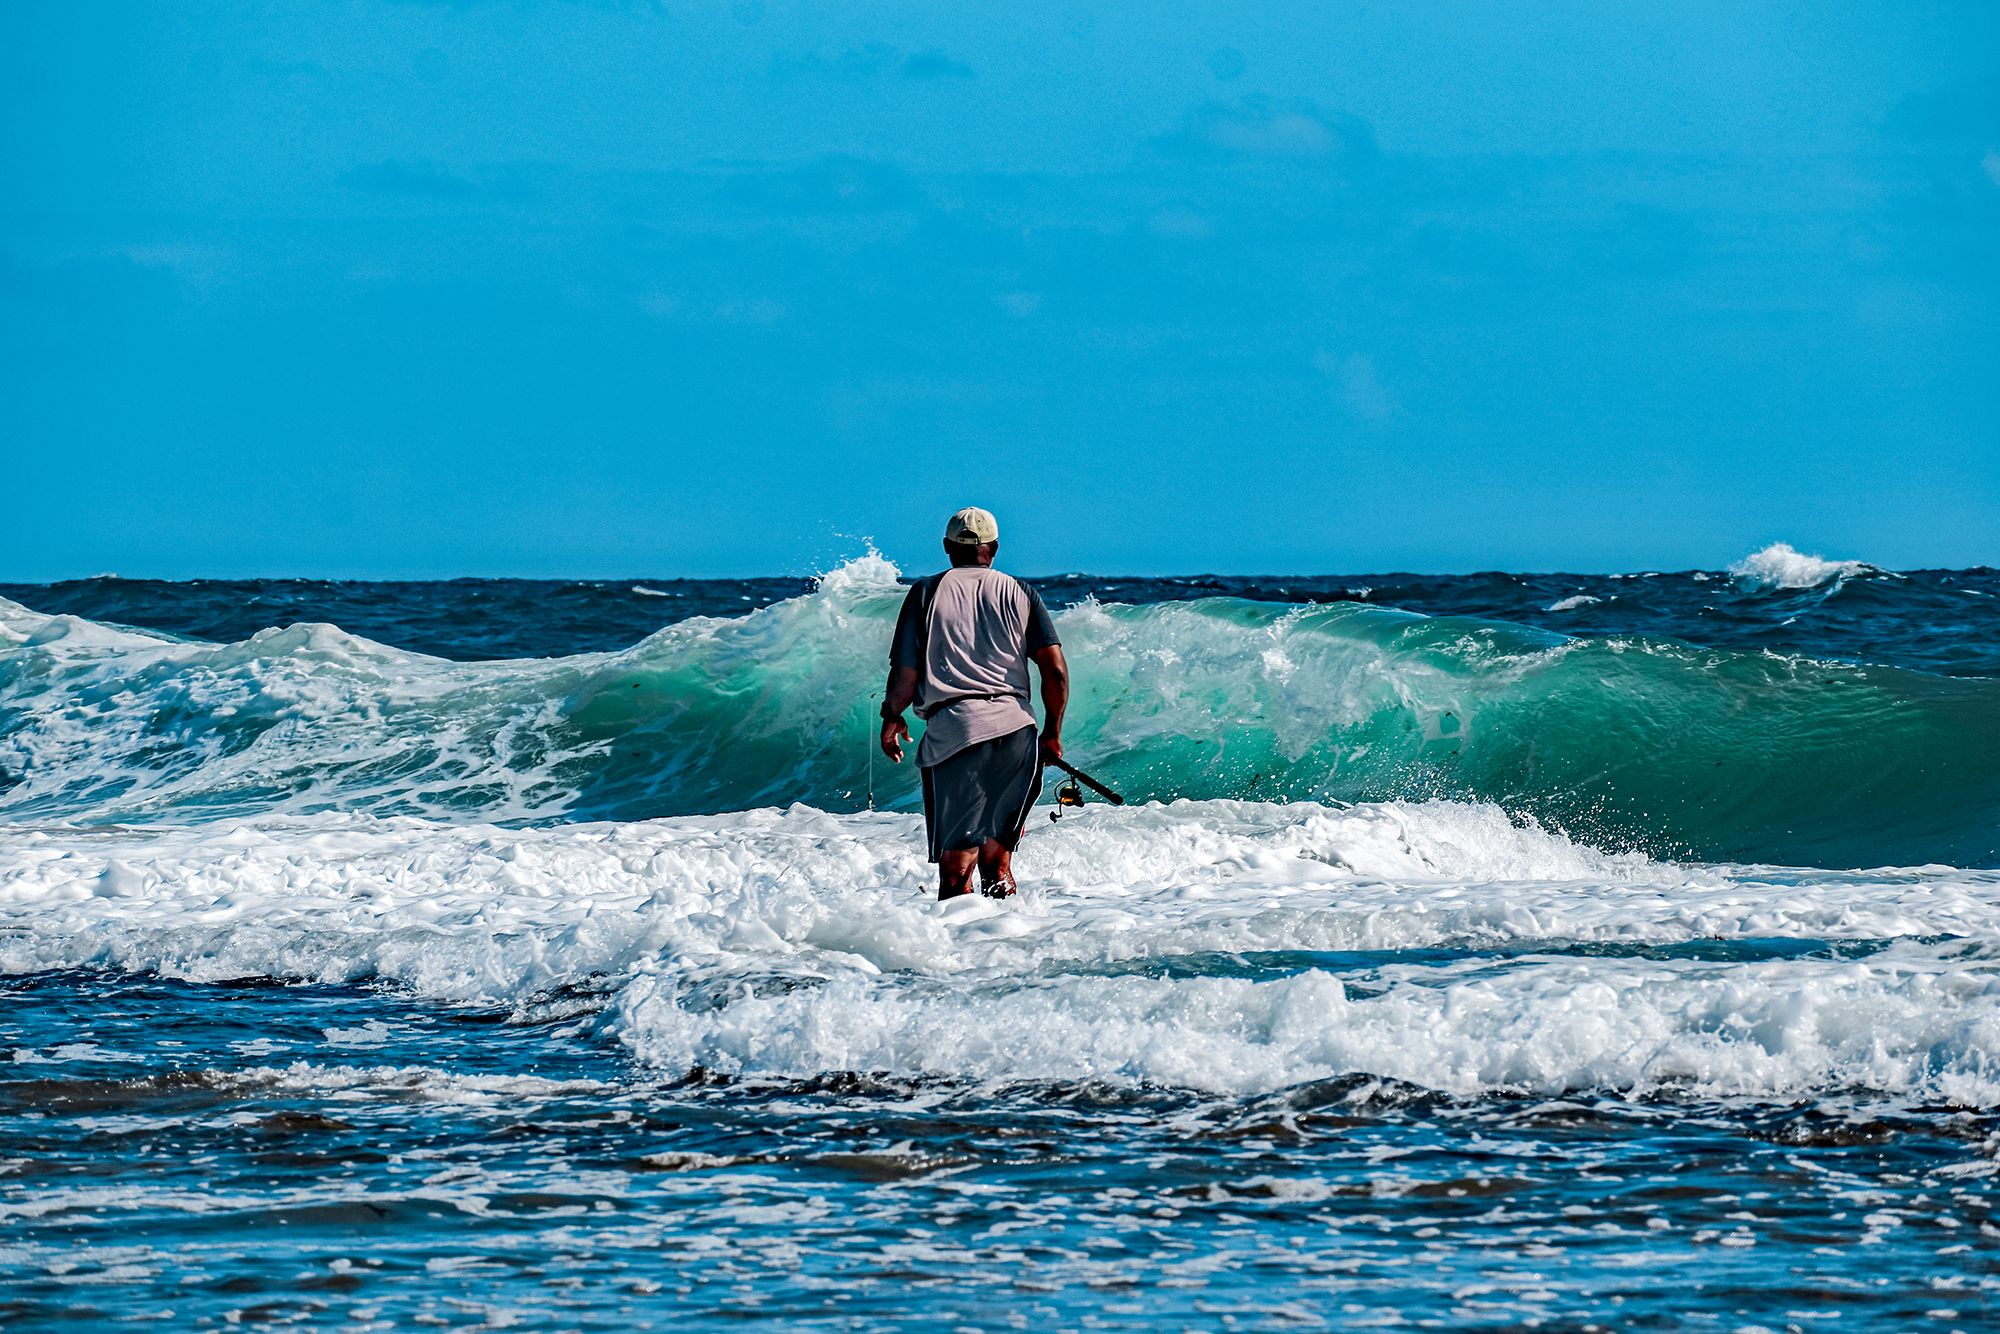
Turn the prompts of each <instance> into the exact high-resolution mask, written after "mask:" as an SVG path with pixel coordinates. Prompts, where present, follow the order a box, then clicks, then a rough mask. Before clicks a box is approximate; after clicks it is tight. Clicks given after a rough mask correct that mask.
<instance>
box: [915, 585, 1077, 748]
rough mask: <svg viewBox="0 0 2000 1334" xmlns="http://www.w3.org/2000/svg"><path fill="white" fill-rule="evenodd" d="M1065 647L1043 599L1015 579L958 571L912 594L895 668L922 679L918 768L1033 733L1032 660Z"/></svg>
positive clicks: (920, 682) (918, 710) (919, 701)
mask: <svg viewBox="0 0 2000 1334" xmlns="http://www.w3.org/2000/svg"><path fill="white" fill-rule="evenodd" d="M1060 642H1061V641H1060V640H1058V639H1057V638H1056V625H1055V621H1054V620H1053V619H1052V618H1051V617H1050V616H1049V611H1048V608H1047V607H1044V606H1043V605H1042V599H1041V596H1040V595H1039V594H1037V593H1036V592H1035V590H1034V589H1032V588H1030V587H1028V586H1027V585H1026V584H1024V583H1022V582H1021V581H1020V580H1019V579H1016V578H1015V577H1014V576H1013V575H1011V574H1002V573H1001V572H1000V571H998V570H995V569H992V568H990V567H984V566H978V565H959V566H954V567H953V568H951V569H949V570H946V571H945V572H944V573H943V574H936V575H932V576H931V577H930V578H929V579H926V580H924V581H923V582H922V583H919V584H918V585H916V586H915V587H914V588H912V589H911V590H910V592H909V596H908V597H906V598H904V599H903V614H902V615H901V616H900V617H898V618H897V620H896V639H895V642H894V644H893V645H892V646H891V647H890V650H889V662H890V664H891V665H892V666H896V667H914V668H916V669H917V671H918V673H919V674H920V677H921V679H920V680H919V682H918V685H917V716H918V717H919V718H922V719H923V720H924V723H925V727H924V739H923V741H922V743H921V744H919V745H918V747H917V763H918V764H919V765H921V766H923V767H924V768H929V767H930V766H931V765H934V764H942V763H943V762H944V761H946V760H948V759H950V758H951V757H952V756H954V755H956V754H958V752H959V751H961V750H964V749H965V748H966V747H967V746H975V745H978V744H979V743H980V742H982V741H991V740H992V739H993V738H994V737H1001V736H1006V735H1007V734H1008V733H1009V732H1014V731H1018V730H1019V729H1021V728H1023V727H1032V726H1033V725H1034V722H1035V716H1034V715H1033V714H1032V713H1030V712H1028V698H1029V696H1028V659H1029V658H1030V656H1032V655H1033V654H1035V653H1038V652H1040V651H1041V650H1042V649H1045V648H1048V647H1049V646H1050V645H1053V644H1057V643H1060Z"/></svg>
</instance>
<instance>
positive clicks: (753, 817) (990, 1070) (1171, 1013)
mask: <svg viewBox="0 0 2000 1334" xmlns="http://www.w3.org/2000/svg"><path fill="white" fill-rule="evenodd" d="M918 849H919V840H918V838H917V829H916V823H915V821H914V819H913V818H912V817H910V816H906V815H900V814H894V813H879V814H853V815H832V814H828V813H825V812H820V811H815V810H811V809H808V808H804V807H795V808H792V809H790V810H785V811H778V810H763V811H751V812H743V813H739V814H736V815H729V816H712V817H687V818H682V819H676V820H663V821H654V822H646V823H641V824H618V825H610V824H606V825H572V826H562V827H558V828H550V829H501V828H495V827H490V826H486V827H481V826H438V825H433V824H429V823H426V822H422V821H416V820H407V819H398V820H368V819H352V818H349V819H330V818H322V819H315V820H310V821H268V822H260V823H258V824H250V825H240V826H235V827H231V828H222V827H215V826H210V827H206V828H194V829H177V830H153V831H105V832H102V833H95V834H92V833H80V832H77V831H51V832H47V833H38V834H29V835H26V836H25V837H21V838H17V839H16V840H14V841H13V843H12V844H11V845H10V846H9V847H8V848H6V849H5V850H3V851H0V968H4V969H5V970H6V971H8V972H11V973H23V972H36V971H42V970H46V969H51V968H61V967H78V966H109V967H115V968H119V969H125V970H136V971H156V972H161V973H165V974H168V975H171V976H177V977H184V978H191V979H196V980H216V979H222V978H234V977H246V976H247V977H284V978H309V979H314V980H321V981H355V980H363V979H379V980H383V981H388V982H393V983H395V984H397V985H400V986H402V987H405V988H407V989H409V990H410V991H412V992H414V993H416V994H418V995H421V996H427V997H431V998H434V999H437V1000H446V1001H460V1002H480V1003H487V1004H493V1003H498V1004H503V1005H513V1006H516V1007H528V1006H532V1005H534V1004H535V1003H537V1001H538V999H539V998H543V997H546V996H549V995H551V994H566V995H579V994H580V995H585V996H595V997H597V998H598V999H599V1003H601V1004H602V1005H603V1006H604V1007H605V1008H604V1012H603V1014H604V1017H603V1020H602V1022H603V1023H604V1025H605V1026H606V1029H607V1031H608V1032H609V1033H611V1034H613V1035H615V1036H616V1037H617V1039H618V1040H619V1041H621V1042H622V1043H623V1044H624V1045H625V1046H626V1047H627V1048H628V1049H629V1050H630V1051H631V1052H632V1053H633V1054H634V1055H635V1056H637V1057H638V1058H639V1059H641V1060H642V1061H645V1062H647V1063H649V1064H651V1065H653V1066H655V1067H656V1068H658V1069H660V1070H662V1071H664V1072H667V1073H673V1074H677V1073H681V1072H684V1071H686V1070H688V1069H690V1068H693V1067H695V1066H701V1067H706V1068H710V1069H720V1070H724V1071H729V1072H735V1073H742V1074H757V1075H773V1076H785V1077H794V1076H801V1077H802V1076H811V1075H819V1074H825V1073H831V1072H839V1071H846V1070H863V1071H873V1072H882V1073H888V1074H892V1075H896V1076H899V1077H907V1078H927V1077H937V1078H945V1079H950V1080H954V1081H960V1082H971V1083H989V1082H994V1081H1003V1082H1004V1081H1007V1080H1013V1079H1030V1080H1065V1079H1073V1078H1078V1077H1087V1078H1097V1079H1103V1080H1107V1081H1112V1082H1114V1083H1131V1084H1163V1085H1169V1086H1174V1087H1184V1088H1189V1089H1195V1090H1200V1091H1205V1092H1212V1093H1220V1094H1230V1095H1241V1094H1249V1093H1256V1092H1262V1091H1268V1090H1272V1089H1276V1088H1282V1087H1286V1086H1288V1085H1290V1084H1294V1083H1298V1082H1301V1081H1310V1080H1315V1079H1321V1078H1327V1077H1331V1076H1334V1075H1340V1074H1354V1073H1361V1074H1369V1075H1376V1076H1383V1077H1390V1078H1396V1079H1402V1080H1408V1081H1411V1082H1415V1083H1419V1084H1424V1085H1427V1086H1429V1087H1434V1088H1441V1089H1445V1090H1447V1091H1451V1092H1460V1093H1477V1092H1508V1091H1520V1090H1530V1091H1551V1090H1571V1089H1603V1090H1609V1091H1615V1092H1621V1093H1631V1092H1641V1093H1643V1092H1646V1091H1650V1090H1655V1089H1661V1088H1665V1089H1674V1090H1689V1091H1695V1092H1700V1093H1703V1094H1710V1095H1717V1096H1754V1097H1791V1096H1795V1095H1805V1094H1822V1093H1828V1092H1832V1091H1838V1090H1845V1089H1851V1088H1872V1089H1879V1090H1887V1091H1890V1092H1893V1093H1896V1094H1898V1095H1903V1096H1910V1097H1917V1098H1933V1099H1944V1100H1948V1101H1956V1102H1965V1103H1970V1104H1973V1105H1990V1104H1992V1103H1993V1102H1994V1101H1995V1099H1996V1091H2000V1083H1996V1074H1995V1071H1994V1068H1993V1064H1992V1057H1991V1053H1992V1052H1993V1051H1995V1050H2000V877H1996V876H1995V875H1994V874H1993V873H1976V872H1953V871H1948V870H1944V869H1934V870H1925V871H1912V872H1897V873H1874V874H1859V873H1845V874H1842V873H1802V872H1783V871H1777V870H1763V871H1760V870H1756V869H1754V868H1736V869H1733V870H1728V869H1723V868H1687V867H1680V866H1675V865H1670V864H1663V863H1658V862H1653V861H1649V860H1647V859H1645V858H1640V857H1632V856H1622V857H1609V856H1606V855H1605V854H1603V853H1600V852H1596V851H1593V850H1592V849H1589V848H1587V847H1583V846H1581V845H1578V844H1576V843H1573V842H1571V841H1570V840H1568V839H1566V838H1563V837H1562V836H1560V835H1556V834H1551V833H1548V832H1546V831H1543V830H1539V829H1534V828H1522V827H1519V826H1516V825H1515V824H1513V823H1512V822H1510V821H1509V820H1507V819H1506V818H1505V817H1504V816H1503V815H1502V814H1501V813H1500V812H1499V811H1497V810H1495V809H1493V808H1490V807H1484V808H1482V807H1463V806H1456V805H1451V804H1443V803H1433V804H1426V805H1416V806H1411V805H1383V806H1373V807H1361V808H1354V809H1349V810H1337V809H1332V808H1327V807H1319V806H1311V805H1304V804H1291V805H1275V804H1264V803H1243V802H1203V803H1178V804H1174V805H1170V806H1159V805H1155V806H1146V807H1138V808H1131V809H1122V810H1110V809H1093V810H1091V811H1089V812H1087V813H1086V814H1085V815H1083V816H1080V817H1077V818H1074V819H1072V820H1067V821H1064V822H1063V823H1062V824H1060V825H1057V826H1050V827H1048V828H1045V829H1038V830H1037V831H1036V832H1035V835H1034V836H1033V837H1032V838H1031V840H1030V842H1029V844H1028V845H1027V846H1026V847H1024V849H1023V851H1022V854H1021V868H1022V870H1023V872H1024V873H1025V874H1026V875H1027V876H1029V877H1031V881H1032V885H1033V888H1031V890H1030V892H1029V893H1028V894H1027V895H1025V896H1024V897H1023V898H1022V899H1021V900H1019V901H1016V902H1012V903H1009V904H993V903H990V902H987V901H985V900H977V899H974V900H960V901H957V902H954V903H951V904H944V905H940V904H937V903H935V902H933V901H931V900H930V898H929V894H928V883H927V882H928V870H929V868H927V867H926V866H924V864H923V863H922V862H921V860H920V853H919V850H918Z"/></svg>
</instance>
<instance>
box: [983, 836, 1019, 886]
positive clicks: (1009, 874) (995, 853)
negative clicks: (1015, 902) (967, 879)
mask: <svg viewBox="0 0 2000 1334" xmlns="http://www.w3.org/2000/svg"><path fill="white" fill-rule="evenodd" d="M979 890H980V893H982V894H984V895H986V896H987V897H988V898H992V899H1004V898H1006V897H1007V896H1008V895H1009V894H1012V893H1013V892H1014V854H1013V852H1012V851H1010V850H1009V849H1007V848H1006V847H1004V846H1002V845H1001V844H1000V843H997V842H995V841H994V840H993V839H990V838H989V839H987V840H986V842H985V843H984V844H983V845H981V847H980V849H979Z"/></svg>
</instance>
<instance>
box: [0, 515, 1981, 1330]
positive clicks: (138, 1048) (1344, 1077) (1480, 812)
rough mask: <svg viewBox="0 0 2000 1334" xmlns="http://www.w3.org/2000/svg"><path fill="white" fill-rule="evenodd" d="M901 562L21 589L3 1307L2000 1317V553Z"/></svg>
mask: <svg viewBox="0 0 2000 1334" xmlns="http://www.w3.org/2000/svg"><path fill="white" fill-rule="evenodd" d="M890 578H891V573H890V572H888V571H886V570H885V569H883V568H880V567H878V566H871V565H870V564H869V563H867V562H857V563H856V564H855V565H853V566H850V567H847V568H845V569H844V570H842V571H839V572H836V573H835V575H833V576H831V577H830V578H829V579H828V580H827V581H826V582H825V583H824V584H823V585H819V586H814V585H811V584H809V583H807V582H805V581H791V580H751V581H704V582H681V581H673V580H664V579H651V578H635V579H630V580H618V581H605V582H601V583H568V584H549V583H533V582H522V581H488V580H481V581H455V582H450V583H434V584H355V583H324V582H315V581H258V582H214V581H203V582H197V583H192V584H167V583H152V582H145V581H131V580H116V579H101V580H91V581H83V582H77V583H70V584H61V585H46V586H20V585H14V586H0V598H5V599H7V602H5V603H0V997H4V1001H0V1218H4V1219H5V1227H4V1231H0V1325H4V1326H5V1327H7V1328H10V1329H12V1328H55V1327H62V1326H68V1325H73V1324H75V1323H76V1322H78V1321H82V1320H94V1321H114V1322H118V1323H120V1324H124V1323H139V1324H145V1323H153V1324H158V1325H161V1326H164V1327H169V1328H211V1327H213V1328H224V1327H239V1328H241V1327H250V1328H281V1327H293V1328H297V1327H303V1328H353V1329H388V1328H409V1327H417V1326H428V1327H435V1326H438V1325H444V1326H448V1327H453V1328H530V1329H551V1330H556V1329H607V1330H608V1329H633V1328H657V1327H666V1326H670V1325H683V1326H685V1325H692V1326H695V1327H702V1328H708V1327H723V1326H736V1325H741V1324H742V1323H744V1322H745V1321H746V1320H769V1321H773V1322H776V1323H780V1324H782V1325H785V1326H787V1327H790V1326H797V1327H804V1328H828V1329H873V1328H892V1327H916V1326H920V1325H921V1326H923V1327H926V1328H945V1329H957V1328H964V1329H979V1330H985V1329H1010V1328H1023V1327H1034V1328H1050V1329H1070V1328H1079V1329H1081V1328H1114V1329H1116V1328H1123V1329H1149V1330H1150V1329H1156V1328H1191V1329H1211V1328H1221V1327H1225V1326H1227V1327H1233V1328H1245V1329H1285V1328H1302V1327H1303V1328H1320V1327H1332V1328H1378V1327H1382V1326H1394V1325H1412V1326H1417V1327H1424V1328H1452V1329H1495V1330H1498V1329H1514V1328H1521V1327H1533V1328H1545V1329H1586V1328H1604V1329H1646V1328H1658V1329H1682V1328H1690V1327H1693V1328H1715V1329H1731V1330H1736V1329H1770V1330H1785V1329H1797V1330H1810V1329H1815V1328H1824V1327H1835V1326H1837V1327H1842V1328H1861V1329H1871V1330H1874V1329H1880V1330H1905V1329H1913V1328H1937V1329H1965V1330H1975V1329H1981V1328H1993V1327H1995V1325H1996V1323H2000V1321H1996V1311H2000V1302H1996V1294H2000V1260H1996V1256H2000V1218H1996V1216H1995V1211H1994V1197H1995V1180H1996V1177H2000V871H1996V870H1993V869H1990V868H1993V867H1995V866H2000V852H1997V851H1996V849H2000V837H1996V829H1997V828H2000V762H1996V758H1995V757H1996V754H2000V694H1996V691H2000V574H1996V573H1995V572H1994V571H1990V570H1970V571H1932V572H1915V573H1891V572H1885V571H1877V570H1873V569H1871V568H1868V567H1859V566H1837V565H1832V564H1829V563H1823V562H1821V563H1815V562H1811V561H1810V560H1808V559H1807V558H1797V557H1792V556H1789V555H1787V554H1786V553H1782V552H1767V553H1760V554H1759V556H1758V557H1754V558H1752V559H1751V560H1749V561H1746V562H1745V563H1744V564H1743V565H1742V566H1740V567H1739V568H1738V569H1737V570H1736V571H1734V572H1731V571H1713V572H1680V573H1664V574H1651V575H1646V574H1641V575H1633V576H1571V575H1503V574H1491V575H1474V576H1459V577H1449V578H1443V577H1418V576H1407V575H1374V576H1339V577H1323V578H1310V579H1307V578H1292V579H1221V578H1213V579H1211V578H1190V579H1178V580H1129V579H1122V580H1121V579H1106V578H1095V577H1090V576H1082V575H1076V576H1065V577H1062V578H1059V579H1051V580H1041V581H1037V582H1038V584H1039V585H1040V586H1041V587H1042V588H1043V590H1044V592H1045V594H1046V595H1047V596H1048V598H1049V601H1050V602H1051V605H1052V606H1058V607H1061V608H1063V610H1062V611H1061V613H1060V616H1059V628H1060V630H1061V631H1062V633H1063V635H1064V638H1065V641H1066V643H1068V644H1069V645H1070V651H1071V655H1072V658H1073V660H1074V662H1075V665H1076V670H1077V677H1078V692H1077V703H1076V705H1075V708H1076V718H1075V721H1074V723H1073V724H1072V727H1071V730H1070V740H1069V744H1070V750H1071V753H1072V754H1073V755H1074V756H1075V757H1076V758H1077V759H1079V760H1080V761H1082V762H1085V763H1087V764H1090V765H1091V766H1092V767H1093V768H1096V769H1099V770H1101V771H1102V772H1103V773H1104V774H1105V776H1107V777H1109V778H1111V779H1112V780H1113V781H1115V782H1116V783H1118V784H1119V785H1120V786H1122V787H1124V788H1125V789H1126V790H1127V791H1128V792H1129V793H1130V794H1131V795H1132V797H1133V799H1134V801H1133V804H1132V805H1131V806H1128V807H1126V808H1124V809H1121V810H1112V809H1111V808H1108V807H1105V806H1102V805H1093V806H1089V807H1086V808H1085V809H1084V810H1083V811H1081V812H1077V813H1073V814H1072V815H1070V816H1069V817H1068V818H1066V819H1064V820H1063V821H1061V822H1060V823H1049V822H1047V821H1046V820H1045V819H1044V817H1043V816H1042V815H1041V814H1037V815H1036V817H1035V822H1036V823H1035V825H1034V826H1033V828H1032V831H1031V834H1030V836H1029V838H1028V840H1027V842H1026V843H1025V844H1024V847H1023V849H1022V853H1021V857H1020V866H1021V869H1022V871H1023V873H1024V876H1025V877H1026V878H1027V879H1028V881H1029V884H1028V888H1027V892H1026V893H1024V895H1023V896H1022V897H1021V898H1020V899H1018V900H1015V901H1012V902H1010V903H1007V904H992V903H987V902H983V901H982V902H978V903H960V904H957V905H943V906H941V905H937V904H935V903H933V902H932V901H931V900H930V897H929V895H930V891H929V887H928V884H927V876H928V868H927V867H925V866H924V865H923V863H922V860H921V845H920V842H919V839H918V827H917V823H916V819H915V817H914V815H913V814H912V813H911V811H912V805H911V793H910V790H909V776H908V775H907V774H906V773H903V772H902V771H900V770H896V769H894V768H893V767H892V766H887V765H885V764H881V763H871V762H870V761H869V759H868V757H867V748H866V742H867V738H868V734H869V725H868V720H869V718H870V716H871V715H872V711H873V710H872V702H871V695H872V692H873V691H875V690H876V689H877V688H878V687H879V678H880V675H881V670H882V660H883V657H884V654H885V652H886V639H887V627H888V625H889V623H890V622H891V621H892V620H893V616H894V612H895V606H896V601H897V596H898V595H897V593H896V590H895V588H894V587H893V585H892V584H891V583H890ZM871 792H872V794H873V797H874V800H873V802H872V806H873V809H872V810H871V809H870V806H871V802H870V800H869V797H870V794H871Z"/></svg>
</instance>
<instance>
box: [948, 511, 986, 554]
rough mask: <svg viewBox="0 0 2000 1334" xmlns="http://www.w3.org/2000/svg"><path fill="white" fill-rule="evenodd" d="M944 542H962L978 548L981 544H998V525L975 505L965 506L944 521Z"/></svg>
mask: <svg viewBox="0 0 2000 1334" xmlns="http://www.w3.org/2000/svg"><path fill="white" fill-rule="evenodd" d="M944 540H945V541H947V542H963V543H965V544H966V545H967V546H978V545H979V544H980V543H981V542H998V541H999V540H1000V525H999V524H998V523H996V522H994V519H993V516H992V515H991V514H989V513H987V512H986V511H985V510H983V509H980V508H979V507H978V506H977V505H967V506H966V507H965V508H964V509H962V510H960V511H959V512H958V513H956V514H954V515H952V516H951V518H949V519H947V520H945V525H944Z"/></svg>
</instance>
